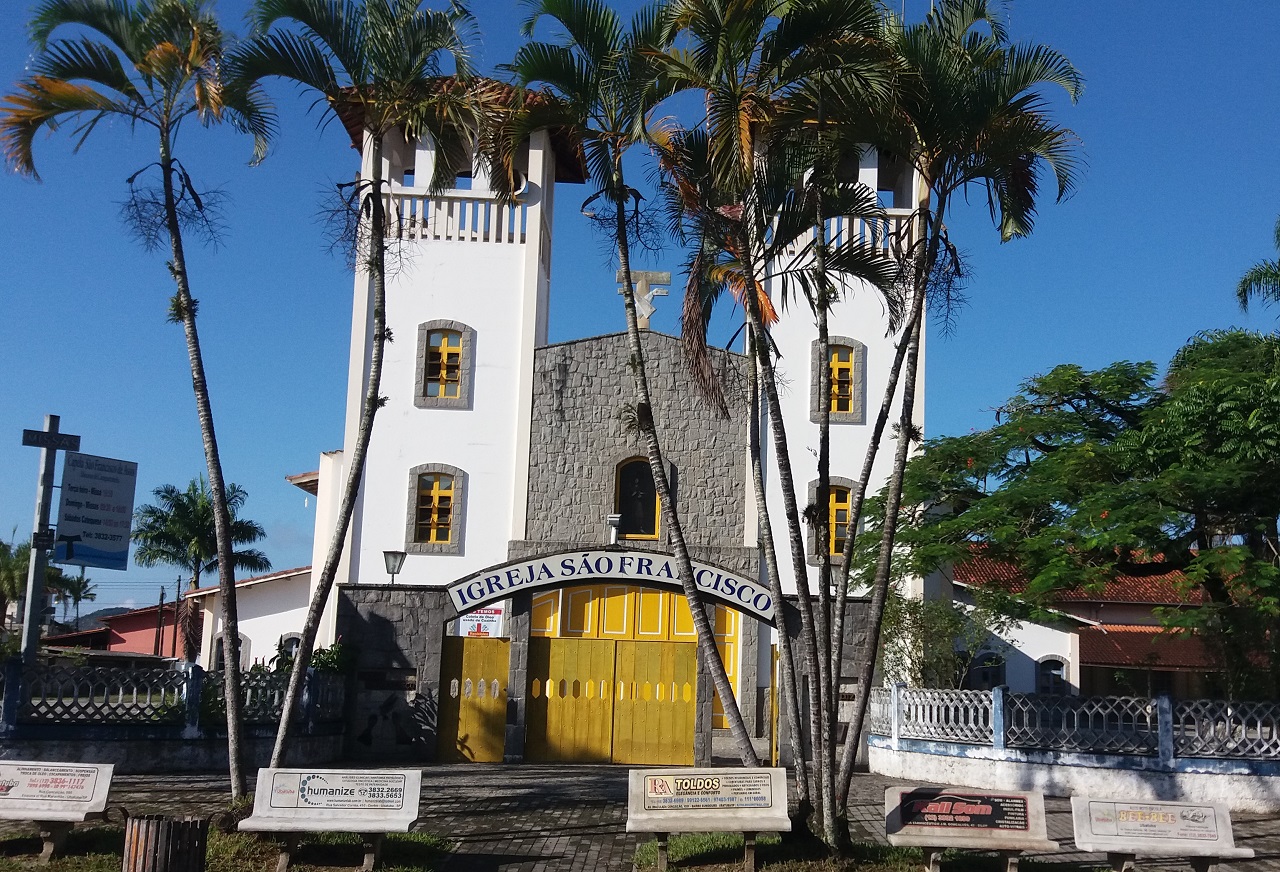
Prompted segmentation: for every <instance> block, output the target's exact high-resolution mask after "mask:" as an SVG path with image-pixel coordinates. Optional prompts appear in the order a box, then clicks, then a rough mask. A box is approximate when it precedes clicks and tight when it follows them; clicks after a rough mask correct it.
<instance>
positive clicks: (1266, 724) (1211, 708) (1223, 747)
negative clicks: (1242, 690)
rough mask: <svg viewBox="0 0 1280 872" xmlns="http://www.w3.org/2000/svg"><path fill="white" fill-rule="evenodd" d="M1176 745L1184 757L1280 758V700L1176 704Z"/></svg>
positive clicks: (1205, 701) (1214, 700)
mask: <svg viewBox="0 0 1280 872" xmlns="http://www.w3.org/2000/svg"><path fill="white" fill-rule="evenodd" d="M1173 747H1174V749H1175V753H1176V754H1177V755H1178V756H1180V757H1234V758H1245V759H1259V760H1274V759H1276V758H1277V757H1280V703H1274V702H1225V701H1223V700H1216V699H1192V700H1183V701H1181V702H1175V703H1174V705H1173Z"/></svg>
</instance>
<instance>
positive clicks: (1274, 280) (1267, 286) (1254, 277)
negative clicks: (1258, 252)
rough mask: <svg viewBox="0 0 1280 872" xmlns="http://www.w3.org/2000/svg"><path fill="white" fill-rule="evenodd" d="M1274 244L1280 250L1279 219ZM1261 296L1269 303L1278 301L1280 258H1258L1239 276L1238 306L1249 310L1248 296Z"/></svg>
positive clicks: (1279, 293)
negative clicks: (1258, 259)
mask: <svg viewBox="0 0 1280 872" xmlns="http://www.w3.org/2000/svg"><path fill="white" fill-rule="evenodd" d="M1275 246H1276V250H1277V251H1280V220H1277V221H1276V229H1275ZM1250 297H1261V298H1262V299H1263V300H1265V301H1266V302H1269V303H1274V302H1277V301H1280V260H1260V261H1258V262H1257V263H1255V264H1254V265H1253V266H1251V267H1249V271H1248V272H1246V273H1245V274H1244V275H1243V276H1241V277H1240V284H1239V285H1237V286H1236V299H1238V300H1239V301H1240V308H1241V309H1242V310H1244V311H1246V312H1247V311H1249V298H1250Z"/></svg>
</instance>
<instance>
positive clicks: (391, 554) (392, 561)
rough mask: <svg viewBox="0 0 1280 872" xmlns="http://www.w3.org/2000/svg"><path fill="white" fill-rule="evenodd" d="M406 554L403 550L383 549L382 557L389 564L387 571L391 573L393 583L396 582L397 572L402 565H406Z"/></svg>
mask: <svg viewBox="0 0 1280 872" xmlns="http://www.w3.org/2000/svg"><path fill="white" fill-rule="evenodd" d="M404 557H405V554H404V552H403V551H383V552H382V559H383V561H385V562H386V564H387V572H388V573H390V575H391V583H392V584H395V583H396V573H397V572H399V571H400V567H402V566H404Z"/></svg>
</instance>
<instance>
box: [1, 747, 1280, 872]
mask: <svg viewBox="0 0 1280 872" xmlns="http://www.w3.org/2000/svg"><path fill="white" fill-rule="evenodd" d="M894 783H896V782H894V781H892V780H890V779H887V778H883V777H881V776H878V775H860V776H858V777H857V778H856V779H855V781H854V796H853V798H852V802H851V806H850V810H851V815H850V817H851V827H852V828H853V830H854V837H855V839H858V840H861V841H868V842H875V843H879V844H884V843H885V837H884V791H885V788H886V787H888V786H889V785H891V784H894ZM626 794H627V768H626V767H622V766H593V765H556V766H547V765H521V766H503V765H500V764H475V765H459V766H436V767H432V768H430V769H427V770H425V771H424V773H423V778H422V805H421V813H422V818H421V823H420V829H423V830H427V831H430V832H435V833H438V834H439V835H442V836H445V837H447V838H450V839H452V840H453V841H454V843H455V845H456V851H455V853H454V854H453V855H452V856H451V857H450V858H449V860H448V861H447V863H446V865H445V867H444V872H594V870H617V872H626V870H630V869H631V858H632V856H633V855H634V853H635V847H636V839H635V838H634V837H632V836H628V835H627V834H626V832H625V827H626V806H627V795H626ZM229 797H230V788H229V786H228V783H227V779H226V778H225V777H220V776H211V775H182V774H175V775H131V776H130V775H122V776H117V777H116V778H115V780H114V781H113V783H112V789H111V798H110V800H109V805H110V806H124V807H126V808H127V809H128V810H129V811H130V812H132V813H134V814H142V813H153V814H154V813H163V814H170V815H184V814H201V815H208V814H213V813H214V812H217V811H221V810H222V809H224V808H225V807H226V803H227V801H228V799H229ZM1045 806H1046V812H1047V814H1048V829H1049V838H1051V839H1055V840H1057V841H1058V842H1060V843H1062V845H1063V850H1062V851H1061V852H1059V853H1056V854H1046V855H1032V856H1033V859H1036V860H1040V861H1049V862H1067V863H1081V864H1098V863H1104V862H1105V857H1102V856H1099V855H1096V854H1084V853H1081V852H1078V851H1075V850H1073V849H1072V848H1071V807H1070V803H1069V802H1068V801H1067V800H1065V799H1054V798H1050V799H1047V800H1046V802H1045ZM23 829H24V828H23V827H22V826H21V825H19V824H13V823H9V822H5V823H4V824H3V825H0V836H5V835H12V834H16V833H18V832H21V831H23ZM1236 844H1238V845H1240V846H1242V847H1249V848H1253V849H1254V851H1255V852H1256V853H1257V858H1256V859H1254V860H1252V861H1249V862H1236V863H1232V864H1230V867H1229V868H1230V869H1231V870H1232V872H1280V815H1269V816H1260V815H1240V816H1238V818H1237V821H1236ZM1138 865H1139V868H1140V869H1149V870H1153V872H1157V870H1159V872H1163V870H1169V872H1173V870H1182V869H1187V868H1189V867H1187V866H1185V865H1184V864H1180V863H1178V862H1176V861H1140V862H1139V864H1138Z"/></svg>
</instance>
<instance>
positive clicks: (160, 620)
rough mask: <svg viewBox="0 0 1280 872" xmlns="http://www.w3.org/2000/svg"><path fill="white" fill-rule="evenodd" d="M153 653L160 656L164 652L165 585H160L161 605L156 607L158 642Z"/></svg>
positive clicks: (153, 648)
mask: <svg viewBox="0 0 1280 872" xmlns="http://www.w3.org/2000/svg"><path fill="white" fill-rule="evenodd" d="M151 653H152V654H154V655H156V656H157V657H159V656H160V655H161V654H163V653H164V585H163V584H162V585H160V607H159V608H158V609H156V644H155V645H154V646H152V651H151Z"/></svg>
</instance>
